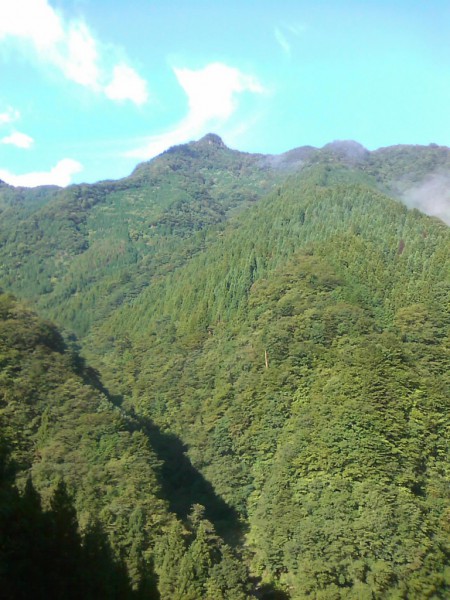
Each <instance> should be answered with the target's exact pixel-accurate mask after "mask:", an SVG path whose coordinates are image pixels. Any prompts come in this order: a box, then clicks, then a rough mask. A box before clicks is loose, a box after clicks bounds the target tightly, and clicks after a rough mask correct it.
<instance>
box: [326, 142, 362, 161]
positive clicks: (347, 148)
mask: <svg viewBox="0 0 450 600" xmlns="http://www.w3.org/2000/svg"><path fill="white" fill-rule="evenodd" d="M322 150H328V151H331V152H333V154H337V155H338V156H342V157H343V158H346V159H348V160H351V161H356V162H359V161H361V160H364V159H365V158H366V157H367V156H368V154H369V151H368V150H367V149H366V148H364V146H363V145H362V144H360V143H359V142H355V141H354V140H335V141H334V142H330V143H329V144H326V145H325V146H324V147H323V148H322Z"/></svg>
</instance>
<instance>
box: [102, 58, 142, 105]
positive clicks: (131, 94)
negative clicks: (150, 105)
mask: <svg viewBox="0 0 450 600" xmlns="http://www.w3.org/2000/svg"><path fill="white" fill-rule="evenodd" d="M105 94H106V95H107V96H108V98H111V100H131V101H132V102H134V103H135V104H138V105H140V104H145V103H146V102H147V100H148V91H147V84H146V82H145V81H144V80H143V79H141V78H140V77H139V75H138V74H137V73H136V71H134V70H133V69H130V67H128V66H127V65H124V64H121V65H116V66H115V67H114V72H113V80H112V81H111V83H110V84H109V85H108V86H106V88H105Z"/></svg>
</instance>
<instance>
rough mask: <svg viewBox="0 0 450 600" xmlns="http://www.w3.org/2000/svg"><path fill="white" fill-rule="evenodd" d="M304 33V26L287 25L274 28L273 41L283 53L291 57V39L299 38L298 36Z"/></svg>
mask: <svg viewBox="0 0 450 600" xmlns="http://www.w3.org/2000/svg"><path fill="white" fill-rule="evenodd" d="M304 31H305V26H304V25H299V24H294V23H291V24H289V25H280V26H279V27H275V30H274V35H275V39H276V41H277V42H278V45H279V46H280V48H281V49H282V50H283V52H284V53H285V54H286V56H288V57H289V58H290V57H291V54H292V42H291V38H292V37H296V38H298V37H300V35H301V34H302V33H303V32H304Z"/></svg>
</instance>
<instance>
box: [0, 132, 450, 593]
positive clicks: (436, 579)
mask: <svg viewBox="0 0 450 600" xmlns="http://www.w3.org/2000/svg"><path fill="white" fill-rule="evenodd" d="M448 165H449V151H448V149H445V148H439V147H434V146H430V147H427V148H421V147H395V148H391V149H383V150H380V151H378V152H375V153H369V152H367V151H366V150H365V149H363V148H362V147H360V146H359V145H357V144H355V143H334V144H330V145H328V146H326V147H324V148H323V149H322V150H316V149H313V148H305V149H297V150H296V151H292V152H291V153H287V154H286V155H284V156H281V157H276V158H275V157H262V156H258V155H245V154H241V153H238V152H235V151H231V150H229V149H228V148H226V147H225V146H224V145H223V144H222V142H221V140H220V139H218V138H217V137H216V136H207V137H206V138H204V139H203V140H201V141H200V142H197V143H193V144H189V145H186V146H181V147H176V148H173V149H171V150H170V151H168V152H167V153H165V154H163V155H161V157H158V158H157V159H155V160H154V161H151V162H150V163H147V164H144V165H140V166H139V167H138V168H137V169H136V171H135V172H134V173H133V174H132V175H131V176H130V178H127V179H125V180H122V181H120V182H104V183H101V184H97V185H96V186H74V187H72V188H68V189H67V190H65V191H61V192H55V190H53V189H52V190H49V191H48V193H47V194H51V196H48V195H47V196H46V193H44V192H42V198H43V199H41V200H39V204H38V203H37V202H34V201H32V200H31V199H29V198H28V199H27V198H25V199H23V198H22V200H21V202H22V203H23V207H22V208H21V209H20V210H19V209H18V210H15V211H13V210H12V209H11V206H10V205H11V204H12V205H14V193H13V191H11V190H9V191H8V194H9V195H10V196H8V198H7V199H6V200H5V206H6V204H8V202H9V204H8V206H10V208H8V210H12V212H11V213H3V214H4V215H5V218H4V220H3V221H2V226H1V227H0V239H1V242H0V243H1V248H0V252H1V256H2V260H3V262H2V277H1V282H2V285H3V286H4V288H6V289H12V290H14V292H15V293H16V294H19V295H21V296H23V297H24V298H26V299H27V300H28V301H31V302H33V304H34V305H35V306H36V308H37V309H38V310H39V311H41V313H42V314H44V315H45V316H46V317H51V318H52V319H53V320H55V321H56V322H57V323H58V325H60V326H61V327H63V328H65V329H66V330H67V332H75V333H77V334H78V336H79V343H80V344H81V348H82V351H83V354H84V356H85V357H86V360H87V362H88V363H89V364H90V365H94V366H95V368H96V369H97V371H94V370H93V369H92V368H88V367H87V366H86V364H85V362H84V361H83V360H82V359H80V358H79V356H78V354H77V352H76V348H75V342H74V338H73V336H72V335H71V334H70V335H68V336H66V337H67V340H66V342H64V341H63V339H62V338H61V336H60V335H59V334H58V333H57V331H56V330H55V329H54V327H53V326H50V325H48V324H45V323H44V322H42V321H40V320H39V319H37V318H36V317H35V316H34V315H33V314H32V313H30V312H29V311H28V310H26V309H24V308H22V307H21V306H20V305H17V304H16V303H15V302H14V301H13V300H12V299H11V298H10V297H9V296H3V297H2V305H1V306H2V307H3V308H2V311H3V312H2V313H1V314H0V318H1V319H2V320H1V321H0V324H1V327H2V329H1V330H0V341H1V343H2V344H3V346H2V349H1V351H2V363H1V366H2V371H1V377H2V383H1V390H2V394H3V400H2V405H1V413H0V418H1V419H2V432H4V437H5V439H6V442H7V444H8V445H9V447H10V448H11V453H12V457H13V459H14V460H15V462H16V463H17V465H18V473H17V477H16V480H17V485H18V487H19V488H20V489H23V488H24V486H25V481H26V480H27V477H28V476H29V474H31V475H32V478H33V483H34V485H35V486H36V488H37V489H38V490H39V492H40V493H41V495H42V499H43V503H44V506H46V507H49V506H50V504H49V503H50V499H51V497H52V494H54V493H55V492H54V490H55V489H57V486H58V485H59V483H58V482H60V481H61V478H62V479H63V480H64V481H65V482H66V484H67V486H68V489H69V490H71V491H72V492H73V493H74V505H75V508H76V510H77V514H78V521H79V528H80V531H81V535H87V533H86V532H88V531H89V526H90V525H89V524H90V523H91V522H92V520H93V519H95V520H96V522H97V521H98V522H99V523H101V527H102V528H103V530H104V531H105V533H106V534H107V535H108V539H109V543H110V544H111V550H110V552H111V557H112V561H113V563H114V564H115V565H119V566H120V564H121V562H120V561H124V562H125V563H126V564H127V565H128V570H129V576H130V578H131V582H132V584H133V585H134V591H133V592H131V591H130V593H134V594H139V593H141V592H142V590H143V589H144V588H145V589H146V590H147V592H146V593H147V597H152V596H151V595H150V594H152V593H153V594H154V593H156V592H155V591H154V588H153V585H154V584H153V582H154V579H155V578H156V579H157V580H158V589H159V593H160V594H161V597H162V598H164V599H165V598H167V599H169V598H170V599H172V598H179V599H180V600H181V599H192V600H194V599H196V598H210V599H211V600H212V599H213V598H219V599H220V598H229V599H230V600H231V599H235V598H236V599H238V598H246V597H249V596H250V595H251V594H253V593H254V592H252V589H253V590H255V586H259V587H260V584H258V583H257V579H251V578H250V577H249V573H248V571H247V569H250V573H251V574H252V577H254V578H261V579H262V581H263V583H264V582H265V583H267V584H270V585H272V586H275V587H277V588H279V589H280V590H284V592H283V593H286V594H288V596H289V597H291V598H293V599H297V598H298V599H301V598H307V597H313V598H318V599H319V598H324V599H339V598H342V599H344V598H355V599H356V598H357V599H365V598H367V599H369V598H370V599H372V598H373V599H376V598H404V599H410V598H411V599H422V598H430V599H431V598H445V597H447V596H448V593H449V588H450V576H449V573H450V565H449V555H450V548H449V544H448V542H449V533H450V531H449V528H448V506H449V505H448V490H447V488H446V482H447V481H448V455H447V452H448V447H447V446H448V436H449V418H448V414H449V413H448V408H449V405H448V398H449V394H448V376H449V375H448V373H449V372H450V369H449V361H448V333H449V314H448V283H449V277H448V275H449V273H448V251H449V235H448V228H447V227H446V226H445V225H444V224H443V223H442V222H441V221H439V220H438V219H433V218H430V217H426V216H424V215H423V214H421V213H420V212H419V211H417V210H408V209H407V208H406V207H405V206H403V205H402V204H400V203H398V202H397V201H395V200H393V199H392V198H390V197H388V196H387V195H386V193H387V192H389V191H390V192H391V193H392V194H397V195H402V194H403V193H404V192H405V190H407V189H409V188H410V187H411V186H413V185H416V184H418V183H419V184H420V182H422V181H423V180H424V179H427V178H429V177H431V176H434V175H436V174H439V175H440V176H441V175H442V176H443V175H445V173H446V169H448ZM18 193H19V192H18ZM37 197H38V198H40V196H39V195H37ZM256 200H257V201H256ZM33 202H34V203H33ZM30 203H31V205H30ZM29 205H30V207H29V208H28V206H29ZM14 219H15V220H14ZM100 378H101V379H100ZM101 382H102V383H101ZM104 386H106V388H107V389H106V388H105V387H104ZM108 390H109V392H108ZM14 494H15V497H16V500H17V499H19V500H17V501H19V502H20V498H21V496H20V494H19V493H18V492H14ZM46 510H48V509H46ZM45 518H47V517H45ZM224 540H225V541H224ZM80 544H81V546H80V547H81V550H80V552H82V548H83V547H84V546H83V543H81V542H80ZM114 561H116V562H114ZM119 570H120V569H119ZM154 573H155V574H154ZM251 581H252V582H253V583H252V585H250V582H251ZM145 586H146V587H145ZM152 590H153V591H152ZM258 593H259V594H262V593H263V592H262V591H261V588H260V591H259V592H258ZM280 593H281V591H280Z"/></svg>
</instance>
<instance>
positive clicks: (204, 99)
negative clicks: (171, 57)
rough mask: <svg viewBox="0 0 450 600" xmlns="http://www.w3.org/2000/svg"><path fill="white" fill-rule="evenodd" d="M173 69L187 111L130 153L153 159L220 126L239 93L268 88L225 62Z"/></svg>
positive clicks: (229, 113) (257, 92) (226, 118)
mask: <svg viewBox="0 0 450 600" xmlns="http://www.w3.org/2000/svg"><path fill="white" fill-rule="evenodd" d="M173 71H174V73H175V76H176V78H177V80H178V83H179V84H180V86H181V87H182V88H183V90H184V92H185V93H186V96H187V98H188V114H187V115H186V117H185V118H184V119H182V121H180V122H179V123H178V124H177V125H176V126H175V127H173V128H172V129H170V130H169V131H167V132H165V133H163V134H161V135H157V136H151V137H149V138H147V139H146V140H145V141H144V142H143V143H142V144H141V145H140V146H139V147H138V148H136V149H134V150H132V151H130V152H128V153H127V156H130V157H134V158H139V159H146V158H151V157H152V156H155V155H156V154H159V153H160V152H162V151H163V150H166V149H167V148H168V147H169V146H173V145H174V144H180V143H183V142H186V141H188V140H190V139H192V138H194V137H198V136H199V135H202V134H203V133H205V130H206V129H207V128H208V127H209V128H212V127H218V126H220V125H221V124H223V123H225V122H226V121H227V120H228V119H229V118H230V117H231V116H232V115H233V113H234V112H235V111H236V109H237V107H238V102H237V99H236V97H237V95H238V94H242V93H244V92H250V93H253V94H262V93H264V92H265V91H266V90H265V89H264V87H263V86H262V85H261V83H260V82H259V81H258V80H257V79H256V77H254V76H252V75H248V74H245V73H243V72H241V71H239V70H238V69H236V68H234V67H230V66H228V65H225V64H223V63H217V62H216V63H211V64H209V65H207V66H206V67H204V68H203V69H199V70H192V69H180V68H174V69H173Z"/></svg>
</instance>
